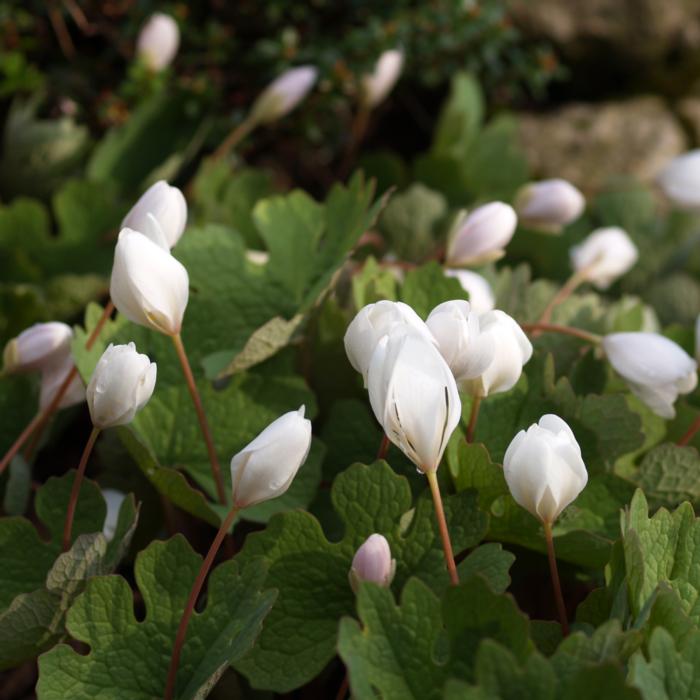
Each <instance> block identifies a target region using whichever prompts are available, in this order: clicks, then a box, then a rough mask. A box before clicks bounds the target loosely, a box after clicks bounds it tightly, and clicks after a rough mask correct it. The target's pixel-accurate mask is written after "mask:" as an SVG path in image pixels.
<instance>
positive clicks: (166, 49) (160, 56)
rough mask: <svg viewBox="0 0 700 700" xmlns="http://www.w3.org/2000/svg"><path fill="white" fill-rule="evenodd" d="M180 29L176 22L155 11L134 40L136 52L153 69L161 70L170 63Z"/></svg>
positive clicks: (177, 43)
mask: <svg viewBox="0 0 700 700" xmlns="http://www.w3.org/2000/svg"><path fill="white" fill-rule="evenodd" d="M179 45H180V30H179V29H178V26H177V22H176V21H175V20H174V19H173V18H172V17H171V16H170V15H165V14H163V13H162V12H156V13H155V14H154V15H151V17H150V18H149V19H148V21H147V22H146V24H144V25H143V28H142V29H141V32H140V33H139V37H138V39H137V41H136V53H137V54H138V55H139V57H140V58H141V59H142V60H143V61H144V62H145V63H146V65H147V66H148V67H149V68H150V69H151V70H153V71H161V70H163V68H167V66H169V65H170V63H171V62H172V60H173V58H175V54H176V53H177V49H178V46H179Z"/></svg>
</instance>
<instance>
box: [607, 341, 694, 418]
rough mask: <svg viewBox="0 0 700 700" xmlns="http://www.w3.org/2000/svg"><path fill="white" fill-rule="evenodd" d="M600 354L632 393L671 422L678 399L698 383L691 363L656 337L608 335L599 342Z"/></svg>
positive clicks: (678, 349) (672, 345)
mask: <svg viewBox="0 0 700 700" xmlns="http://www.w3.org/2000/svg"><path fill="white" fill-rule="evenodd" d="M603 350H604V351H605V354H606V356H607V358H608V360H609V361H610V364H611V365H612V366H613V368H614V369H615V371H616V372H617V373H618V374H619V375H621V376H622V378H623V379H624V380H625V381H626V382H627V384H628V386H629V388H630V389H631V390H632V393H633V394H635V395H636V396H637V397H638V398H639V399H641V400H642V401H643V402H644V403H645V404H646V405H647V406H649V408H650V409H651V410H652V411H654V413H656V414H657V415H659V416H661V417H662V418H673V417H674V416H675V415H676V410H675V408H674V407H673V404H674V403H675V401H676V399H677V398H678V395H679V394H687V393H689V392H691V391H692V390H693V389H695V387H696V385H697V383H698V375H697V363H696V362H695V360H693V358H692V357H690V355H688V353H687V352H685V350H683V348H681V347H680V346H679V345H677V344H676V343H674V342H673V341H672V340H669V339H668V338H666V337H664V336H663V335H659V334H658V333H611V334H610V335H606V336H605V337H604V338H603Z"/></svg>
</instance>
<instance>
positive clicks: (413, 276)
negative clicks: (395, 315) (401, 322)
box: [401, 262, 469, 319]
mask: <svg viewBox="0 0 700 700" xmlns="http://www.w3.org/2000/svg"><path fill="white" fill-rule="evenodd" d="M468 297H469V295H468V294H467V292H465V291H464V289H463V288H462V285H461V284H460V283H459V282H458V281H457V280H456V279H454V278H453V277H445V273H444V272H443V269H442V268H441V267H440V265H438V264H437V263H436V262H429V263H427V264H426V265H421V266H420V267H417V268H416V269H415V270H411V271H410V272H409V273H408V274H407V275H406V279H405V281H404V283H403V285H402V287H401V301H403V302H405V303H406V304H408V305H409V306H412V307H413V309H414V310H415V312H416V313H417V314H418V315H419V316H420V317H421V318H423V319H425V318H427V316H428V314H429V313H430V312H431V311H432V310H433V309H434V308H435V307H436V306H437V305H438V304H441V303H442V302H443V301H449V300H450V299H468Z"/></svg>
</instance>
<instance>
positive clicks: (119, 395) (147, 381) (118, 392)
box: [86, 343, 156, 429]
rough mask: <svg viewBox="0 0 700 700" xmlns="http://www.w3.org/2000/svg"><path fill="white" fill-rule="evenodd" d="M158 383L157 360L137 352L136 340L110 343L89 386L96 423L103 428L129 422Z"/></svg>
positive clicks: (91, 406) (90, 403)
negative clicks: (120, 343) (117, 343)
mask: <svg viewBox="0 0 700 700" xmlns="http://www.w3.org/2000/svg"><path fill="white" fill-rule="evenodd" d="M155 385H156V364H155V362H151V361H150V360H149V359H148V356H147V355H141V354H139V353H138V352H136V346H135V345H134V344H133V343H129V344H128V345H112V344H110V346H109V347H108V348H107V349H106V350H105V351H104V353H102V357H101V358H100V360H99V362H98V363H97V367H95V371H94V372H93V373H92V377H90V383H89V384H88V386H87V392H86V393H87V403H88V408H89V409H90V417H91V418H92V423H93V425H94V426H95V427H96V428H100V429H102V428H111V427H114V426H115V425H126V424H127V423H130V422H131V421H132V420H133V419H134V416H135V415H136V413H137V411H140V410H141V409H142V408H143V407H144V406H145V405H146V403H148V400H149V399H150V398H151V395H152V394H153V389H154V388H155Z"/></svg>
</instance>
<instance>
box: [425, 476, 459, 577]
mask: <svg viewBox="0 0 700 700" xmlns="http://www.w3.org/2000/svg"><path fill="white" fill-rule="evenodd" d="M425 475H426V477H428V483H429V484H430V493H431V494H432V496H433V504H434V505H435V516H436V517H437V522H438V528H439V529H440V537H441V538H442V548H443V550H444V552H445V563H446V564H447V570H448V571H449V572H450V580H451V581H452V585H453V586H456V585H457V584H458V583H459V575H458V574H457V564H456V563H455V556H454V553H453V552H452V542H451V541H450V533H449V530H448V529H447V520H446V518H445V510H444V508H443V507H442V496H441V495H440V485H439V484H438V479H437V471H429V472H426V473H425Z"/></svg>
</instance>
